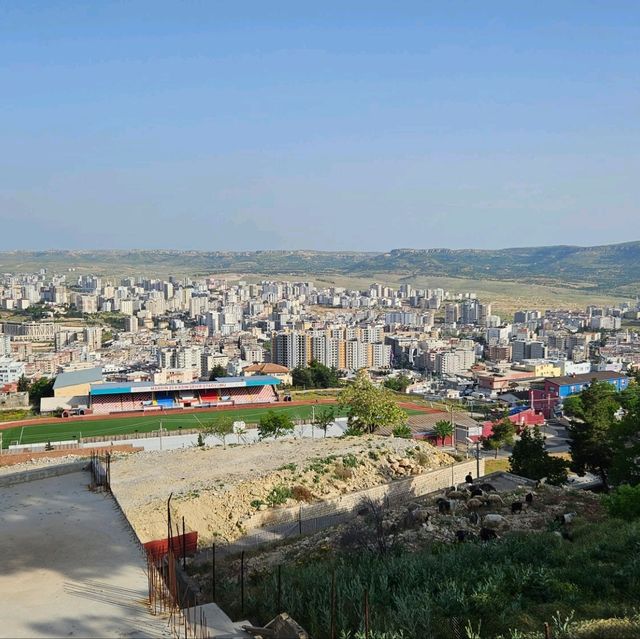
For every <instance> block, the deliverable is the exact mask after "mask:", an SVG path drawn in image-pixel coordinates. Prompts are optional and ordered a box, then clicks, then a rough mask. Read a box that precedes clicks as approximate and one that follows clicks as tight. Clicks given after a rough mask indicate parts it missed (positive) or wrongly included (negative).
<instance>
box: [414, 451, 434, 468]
mask: <svg viewBox="0 0 640 639" xmlns="http://www.w3.org/2000/svg"><path fill="white" fill-rule="evenodd" d="M414 458H415V460H416V461H417V462H418V464H419V465H420V466H430V465H431V455H429V453H428V452H427V451H426V450H422V449H419V450H417V451H416V453H415V455H414Z"/></svg>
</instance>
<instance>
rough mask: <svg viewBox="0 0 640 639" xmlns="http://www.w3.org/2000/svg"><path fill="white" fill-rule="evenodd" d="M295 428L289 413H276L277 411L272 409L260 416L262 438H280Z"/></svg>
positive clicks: (259, 426) (259, 431) (259, 427)
mask: <svg viewBox="0 0 640 639" xmlns="http://www.w3.org/2000/svg"><path fill="white" fill-rule="evenodd" d="M293 429H294V425H293V420H292V419H291V417H289V415H287V413H276V411H274V410H270V411H268V412H267V413H266V414H265V415H263V416H262V417H261V418H260V423H259V424H258V436H259V437H260V439H266V438H267V437H273V438H274V439H278V437H282V436H283V435H287V434H289V433H292V432H293Z"/></svg>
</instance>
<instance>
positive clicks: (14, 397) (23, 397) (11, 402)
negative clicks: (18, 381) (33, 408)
mask: <svg viewBox="0 0 640 639" xmlns="http://www.w3.org/2000/svg"><path fill="white" fill-rule="evenodd" d="M25 408H29V393H25V392H20V393H0V410H20V409H25Z"/></svg>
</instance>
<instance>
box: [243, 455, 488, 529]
mask: <svg viewBox="0 0 640 639" xmlns="http://www.w3.org/2000/svg"><path fill="white" fill-rule="evenodd" d="M469 473H471V475H472V476H473V477H475V475H476V460H475V459H472V460H469V461H464V462H459V463H457V464H452V465H451V466H447V467H445V468H438V469H436V470H432V471H429V472H426V473H423V474H422V475H414V476H412V477H408V478H407V479H397V480H395V481H392V482H390V483H388V484H382V485H380V486H374V487H373V488H367V489H365V490H360V491H357V492H354V493H349V494H346V495H341V496H340V497H335V498H333V499H327V500H325V501H322V502H321V503H317V504H304V505H301V506H293V507H289V508H274V509H269V510H265V511H262V512H257V513H256V514H255V515H254V516H253V517H252V518H251V519H250V520H249V521H248V522H247V524H246V526H247V529H248V530H249V531H251V530H252V529H256V528H262V527H268V526H274V525H278V524H285V523H293V522H295V521H299V520H303V521H304V520H307V519H313V518H315V517H326V516H327V515H333V514H337V513H344V512H353V511H355V510H357V509H358V508H359V507H360V504H361V502H362V500H363V499H371V500H373V501H377V502H382V501H388V502H389V503H391V504H397V503H401V502H403V501H410V500H411V499H413V498H415V497H421V496H422V495H428V494H429V493H434V492H437V491H438V490H442V489H444V488H448V487H449V486H454V485H457V484H461V483H463V482H464V478H465V477H466V476H467V475H468V474H469ZM482 475H484V459H482V458H481V459H480V476H482Z"/></svg>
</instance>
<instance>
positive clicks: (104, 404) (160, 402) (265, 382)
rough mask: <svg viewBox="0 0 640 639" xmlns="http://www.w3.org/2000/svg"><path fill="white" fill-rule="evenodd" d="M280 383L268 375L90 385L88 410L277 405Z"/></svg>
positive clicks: (157, 409) (120, 410)
mask: <svg viewBox="0 0 640 639" xmlns="http://www.w3.org/2000/svg"><path fill="white" fill-rule="evenodd" d="M278 384H280V380H279V379H277V378H275V377H270V376H268V375H255V376H252V377H224V378H220V379H219V380H218V379H215V380H213V381H207V382H192V383H182V384H153V383H150V382H133V383H127V384H123V383H119V382H107V383H101V384H91V386H90V388H89V409H90V410H91V412H93V413H94V414H95V415H108V414H112V413H128V412H136V411H143V412H148V411H162V410H169V409H175V408H214V407H218V406H220V407H222V406H243V405H247V404H269V403H271V402H276V401H278V392H277V390H276V387H277V385H278Z"/></svg>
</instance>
